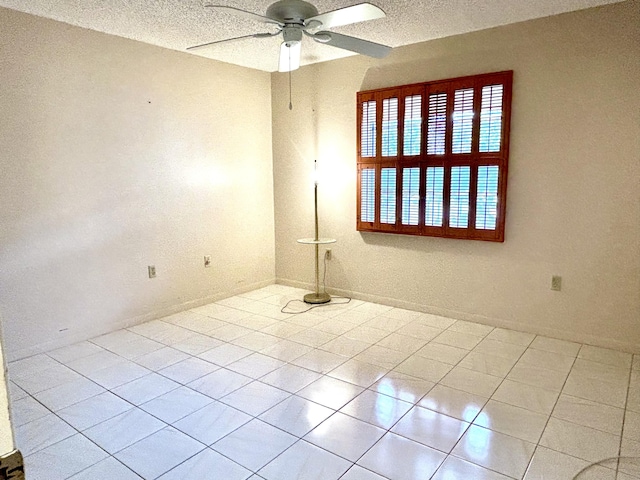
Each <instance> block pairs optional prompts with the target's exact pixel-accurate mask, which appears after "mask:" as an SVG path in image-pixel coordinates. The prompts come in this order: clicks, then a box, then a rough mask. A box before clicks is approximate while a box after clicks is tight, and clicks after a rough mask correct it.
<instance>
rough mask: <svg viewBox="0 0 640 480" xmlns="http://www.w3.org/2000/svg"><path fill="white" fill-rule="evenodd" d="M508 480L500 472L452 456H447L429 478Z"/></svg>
mask: <svg viewBox="0 0 640 480" xmlns="http://www.w3.org/2000/svg"><path fill="white" fill-rule="evenodd" d="M454 479H461V480H462V479H469V480H471V479H473V480H510V479H509V477H506V476H504V475H502V474H500V473H497V472H493V471H491V470H487V469H486V468H482V467H480V466H478V465H475V464H473V463H470V462H467V461H465V460H462V459H460V458H456V457H454V456H448V457H447V459H446V460H445V461H444V463H443V464H442V465H441V466H440V468H439V469H438V471H437V472H436V474H435V475H434V476H433V477H432V479H431V480H454Z"/></svg>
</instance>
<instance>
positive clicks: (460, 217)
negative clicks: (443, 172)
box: [449, 167, 471, 228]
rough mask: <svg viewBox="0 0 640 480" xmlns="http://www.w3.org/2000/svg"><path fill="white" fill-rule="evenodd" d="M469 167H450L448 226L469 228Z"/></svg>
mask: <svg viewBox="0 0 640 480" xmlns="http://www.w3.org/2000/svg"><path fill="white" fill-rule="evenodd" d="M470 181H471V167H451V191H450V200H449V226H450V227H453V228H467V227H468V226H469V183H470Z"/></svg>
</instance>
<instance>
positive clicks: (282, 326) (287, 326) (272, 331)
mask: <svg viewBox="0 0 640 480" xmlns="http://www.w3.org/2000/svg"><path fill="white" fill-rule="evenodd" d="M304 329H305V327H303V326H301V325H295V324H293V323H287V322H280V323H276V324H274V325H270V326H268V327H265V328H263V329H261V332H263V333H266V334H268V335H273V336H274V337H278V338H280V339H281V340H282V339H287V338H289V337H290V336H291V335H295V334H296V333H298V332H301V331H303V330H304Z"/></svg>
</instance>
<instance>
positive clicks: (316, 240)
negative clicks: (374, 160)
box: [298, 160, 336, 304]
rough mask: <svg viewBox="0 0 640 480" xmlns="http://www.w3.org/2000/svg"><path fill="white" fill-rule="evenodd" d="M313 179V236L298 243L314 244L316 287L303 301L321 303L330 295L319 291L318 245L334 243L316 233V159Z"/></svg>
mask: <svg viewBox="0 0 640 480" xmlns="http://www.w3.org/2000/svg"><path fill="white" fill-rule="evenodd" d="M313 168H314V174H315V175H314V177H315V178H314V181H313V213H314V219H315V236H314V237H313V238H301V239H299V240H298V243H302V244H305V245H314V246H315V250H316V289H315V292H313V293H308V294H307V295H305V296H304V301H305V303H310V304H322V303H328V302H330V301H331V295H329V294H328V293H327V292H320V245H326V244H329V243H335V242H336V239H335V238H320V237H319V234H318V175H317V173H318V170H317V168H318V161H317V160H314V164H313Z"/></svg>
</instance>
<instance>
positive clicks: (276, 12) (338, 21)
mask: <svg viewBox="0 0 640 480" xmlns="http://www.w3.org/2000/svg"><path fill="white" fill-rule="evenodd" d="M205 6H206V7H208V8H214V9H216V10H220V11H224V12H228V13H232V14H234V15H237V16H239V17H242V18H244V19H249V20H254V21H258V22H263V23H266V24H268V25H272V26H274V27H275V30H274V31H271V32H264V33H255V34H252V35H244V36H242V37H235V38H228V39H225V40H218V41H215V42H208V43H203V44H201V45H195V46H193V47H189V48H187V50H190V51H192V50H198V49H202V48H206V47H208V46H210V45H214V44H217V43H223V42H229V41H233V40H241V39H244V38H268V37H274V36H276V35H280V34H282V37H283V42H282V45H281V47H280V62H279V68H278V71H280V72H290V71H292V70H296V69H297V68H298V67H299V66H300V47H301V42H302V36H303V35H306V36H307V37H310V38H312V39H313V40H315V41H316V42H319V43H324V44H326V45H331V46H332V47H337V48H342V49H344V50H349V51H351V52H355V53H361V54H362V55H367V56H369V57H374V58H383V57H385V56H386V55H388V54H389V52H390V51H391V47H387V46H385V45H380V44H379V43H374V42H370V41H368V40H362V39H361V38H356V37H350V36H348V35H342V34H340V33H335V32H330V31H329V29H330V28H332V27H339V26H342V25H349V24H351V23H357V22H365V21H368V20H375V19H377V18H382V17H384V16H385V13H384V12H383V11H382V9H380V8H379V7H376V6H375V5H372V4H371V3H360V4H357V5H352V6H350V7H345V8H339V9H337V10H333V11H330V12H326V13H320V14H319V13H318V9H317V8H316V7H314V6H313V5H311V4H310V3H307V2H305V1H303V0H279V1H278V2H276V3H274V4H272V5H270V6H269V8H267V12H266V15H258V14H256V13H252V12H248V11H246V10H241V9H239V8H235V7H229V6H224V5H205Z"/></svg>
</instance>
